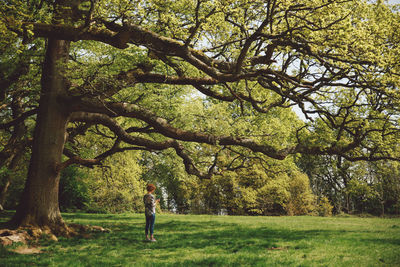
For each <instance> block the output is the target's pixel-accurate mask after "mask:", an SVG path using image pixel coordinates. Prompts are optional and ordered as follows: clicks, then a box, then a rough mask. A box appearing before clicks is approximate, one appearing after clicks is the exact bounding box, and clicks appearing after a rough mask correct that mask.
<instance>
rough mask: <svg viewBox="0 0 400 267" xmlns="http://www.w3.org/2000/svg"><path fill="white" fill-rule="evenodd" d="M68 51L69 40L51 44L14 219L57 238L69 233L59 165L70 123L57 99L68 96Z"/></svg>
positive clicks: (16, 222) (44, 65)
mask: <svg viewBox="0 0 400 267" xmlns="http://www.w3.org/2000/svg"><path fill="white" fill-rule="evenodd" d="M68 51H69V43H68V42H67V41H63V40H54V39H50V40H49V41H48V45H47V50H46V57H45V61H44V64H43V72H42V80H41V86H42V90H41V97H40V101H39V111H38V116H37V121H36V127H35V133H34V141H33V148H32V156H31V160H30V164H29V171H28V177H27V181H26V184H25V189H24V192H23V195H22V198H21V202H20V204H19V207H18V209H17V212H16V214H15V216H14V218H13V220H12V223H13V224H15V225H16V226H33V227H40V228H50V229H51V231H52V232H53V233H54V234H56V235H66V234H67V233H68V232H67V230H68V229H67V227H66V226H65V223H64V221H63V219H62V217H61V213H60V210H59V206H58V185H59V179H60V172H59V170H58V165H59V164H60V163H61V156H62V151H63V148H64V143H65V134H66V126H67V123H68V113H67V108H66V107H65V105H64V104H63V103H60V102H59V101H58V99H59V98H60V96H63V95H65V93H66V82H65V80H64V78H63V76H62V73H63V71H62V70H63V68H64V67H63V64H64V63H66V60H67V56H68Z"/></svg>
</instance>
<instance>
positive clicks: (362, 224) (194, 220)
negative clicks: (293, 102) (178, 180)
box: [0, 213, 400, 267]
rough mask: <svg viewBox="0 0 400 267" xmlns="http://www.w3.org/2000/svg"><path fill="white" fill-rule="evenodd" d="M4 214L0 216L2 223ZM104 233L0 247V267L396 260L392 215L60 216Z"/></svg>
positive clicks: (397, 228) (397, 238)
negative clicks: (149, 227) (17, 248)
mask: <svg viewBox="0 0 400 267" xmlns="http://www.w3.org/2000/svg"><path fill="white" fill-rule="evenodd" d="M9 216H10V214H6V215H4V214H3V215H2V216H1V217H0V221H5V220H6V219H7V218H8V217H9ZM63 216H64V219H65V220H66V221H67V222H74V223H82V224H91V225H100V226H103V227H106V228H109V229H111V233H97V234H94V235H93V236H91V237H90V238H71V239H65V238H60V239H59V241H58V242H50V241H45V240H43V241H41V243H40V246H41V252H42V253H39V254H31V255H21V254H17V253H15V252H11V251H10V250H6V249H4V248H0V266H346V267H350V266H400V219H399V218H397V219H387V218H385V219H383V218H358V217H348V218H338V217H330V218H322V217H306V216H305V217H261V216H260V217H241V216H208V215H169V214H157V218H156V226H155V237H156V238H157V240H158V241H157V242H155V243H148V242H144V234H143V232H144V230H143V228H144V215H143V214H119V215H114V214H80V213H66V214H63Z"/></svg>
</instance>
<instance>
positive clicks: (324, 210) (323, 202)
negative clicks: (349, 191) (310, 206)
mask: <svg viewBox="0 0 400 267" xmlns="http://www.w3.org/2000/svg"><path fill="white" fill-rule="evenodd" d="M332 210H333V206H332V205H331V203H330V202H329V199H328V198H327V197H323V198H321V199H320V200H319V203H318V206H317V212H318V215H319V216H325V217H326V216H332Z"/></svg>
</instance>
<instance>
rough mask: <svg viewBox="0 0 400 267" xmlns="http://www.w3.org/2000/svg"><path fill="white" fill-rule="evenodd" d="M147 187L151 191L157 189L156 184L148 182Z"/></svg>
mask: <svg viewBox="0 0 400 267" xmlns="http://www.w3.org/2000/svg"><path fill="white" fill-rule="evenodd" d="M146 189H147V191H149V192H151V191H153V190H155V189H156V186H155V185H154V184H148V185H147V187H146Z"/></svg>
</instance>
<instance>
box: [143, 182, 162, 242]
mask: <svg viewBox="0 0 400 267" xmlns="http://www.w3.org/2000/svg"><path fill="white" fill-rule="evenodd" d="M146 189H147V194H146V195H144V197H143V202H144V207H145V210H144V213H145V215H146V228H145V233H146V240H147V241H152V242H155V241H156V239H155V238H154V234H153V233H154V223H155V221H156V204H157V202H159V201H160V200H159V199H157V200H156V198H155V196H154V195H153V192H154V191H155V190H156V186H155V185H154V184H148V185H147V188H146ZM149 231H150V237H149Z"/></svg>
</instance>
